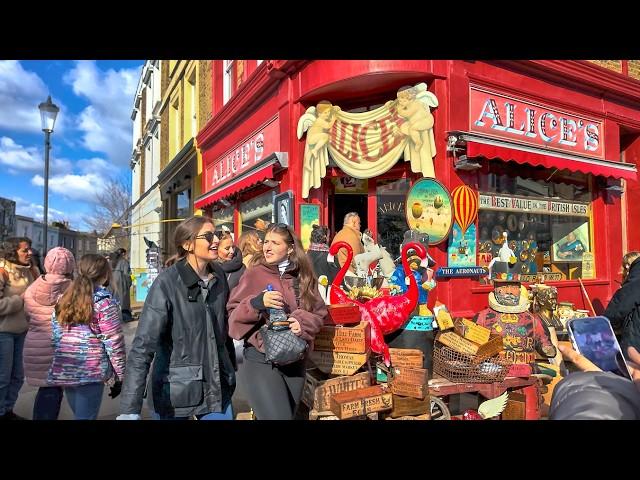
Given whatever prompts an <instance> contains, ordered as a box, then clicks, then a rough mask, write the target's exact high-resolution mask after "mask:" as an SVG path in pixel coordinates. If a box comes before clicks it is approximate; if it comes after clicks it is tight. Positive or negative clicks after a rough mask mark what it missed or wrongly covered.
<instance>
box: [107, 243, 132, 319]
mask: <svg viewBox="0 0 640 480" xmlns="http://www.w3.org/2000/svg"><path fill="white" fill-rule="evenodd" d="M126 255H127V251H126V250H125V249H124V248H119V249H118V250H116V252H115V255H114V256H113V258H112V261H111V267H112V268H113V283H114V285H113V290H114V295H115V297H116V298H117V299H118V301H119V302H120V308H121V309H122V321H123V322H130V321H131V320H132V316H131V298H130V297H129V292H130V289H131V266H130V265H129V261H128V260H127V257H126Z"/></svg>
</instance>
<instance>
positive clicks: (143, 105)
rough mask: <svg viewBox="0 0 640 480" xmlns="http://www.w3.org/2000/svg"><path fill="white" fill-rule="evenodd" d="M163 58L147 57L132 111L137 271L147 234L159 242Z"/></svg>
mask: <svg viewBox="0 0 640 480" xmlns="http://www.w3.org/2000/svg"><path fill="white" fill-rule="evenodd" d="M160 64H161V62H160V60H147V61H146V62H145V64H144V67H143V68H142V74H141V75H140V80H139V81H138V88H137V89H136V97H135V102H134V106H133V111H132V113H131V120H133V153H132V155H131V169H132V175H131V178H132V188H131V193H132V194H131V197H132V198H131V205H132V207H131V224H132V225H134V226H133V227H132V228H131V237H130V240H131V247H130V250H131V251H130V263H131V269H132V270H133V272H134V273H139V272H141V271H143V270H145V269H146V263H147V262H146V249H147V245H146V244H145V242H144V237H146V238H147V239H148V240H150V241H154V242H156V244H157V245H160V225H161V224H160V223H159V222H160V219H161V213H162V200H161V198H160V190H159V188H158V173H160V106H161V103H162V102H161V100H162V92H161V77H160V75H161V72H160Z"/></svg>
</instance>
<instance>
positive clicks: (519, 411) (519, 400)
mask: <svg viewBox="0 0 640 480" xmlns="http://www.w3.org/2000/svg"><path fill="white" fill-rule="evenodd" d="M526 404H527V402H526V401H525V396H524V394H523V393H518V392H509V400H507V406H506V407H505V409H504V411H503V412H502V420H524V419H525V418H526Z"/></svg>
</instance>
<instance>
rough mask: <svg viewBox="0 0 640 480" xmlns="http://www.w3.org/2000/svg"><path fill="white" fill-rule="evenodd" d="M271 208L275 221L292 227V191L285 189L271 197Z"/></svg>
mask: <svg viewBox="0 0 640 480" xmlns="http://www.w3.org/2000/svg"><path fill="white" fill-rule="evenodd" d="M273 208H274V215H273V218H275V222H276V223H284V224H285V225H288V226H290V227H291V228H293V227H294V225H293V192H292V191H291V190H287V191H286V192H283V193H280V194H278V195H276V196H275V197H273Z"/></svg>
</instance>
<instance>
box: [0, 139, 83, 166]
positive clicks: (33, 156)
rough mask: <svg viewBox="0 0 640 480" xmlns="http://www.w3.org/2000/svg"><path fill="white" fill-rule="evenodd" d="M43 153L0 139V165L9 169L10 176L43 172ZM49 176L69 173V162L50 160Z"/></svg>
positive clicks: (12, 141)
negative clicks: (20, 173)
mask: <svg viewBox="0 0 640 480" xmlns="http://www.w3.org/2000/svg"><path fill="white" fill-rule="evenodd" d="M43 155H44V152H43V151H42V150H40V149H39V148H37V147H24V146H22V145H19V144H17V143H16V142H15V141H14V140H13V139H12V138H10V137H0V165H5V166H7V167H9V169H8V171H9V173H11V174H16V173H19V172H20V171H23V172H24V171H26V172H37V171H40V172H44V156H43ZM49 168H50V175H54V174H65V173H70V172H71V161H69V160H66V159H64V158H51V159H50V164H49Z"/></svg>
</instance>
